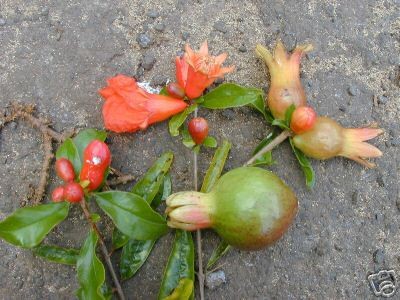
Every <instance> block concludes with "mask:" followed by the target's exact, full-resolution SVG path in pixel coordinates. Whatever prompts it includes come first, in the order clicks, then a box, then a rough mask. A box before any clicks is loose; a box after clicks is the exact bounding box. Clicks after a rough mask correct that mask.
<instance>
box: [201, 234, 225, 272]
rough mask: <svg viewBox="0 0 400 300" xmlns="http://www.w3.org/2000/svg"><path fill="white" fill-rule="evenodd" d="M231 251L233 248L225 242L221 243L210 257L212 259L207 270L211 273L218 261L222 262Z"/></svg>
mask: <svg viewBox="0 0 400 300" xmlns="http://www.w3.org/2000/svg"><path fill="white" fill-rule="evenodd" d="M230 249H231V246H230V245H228V244H227V243H226V242H225V241H221V242H220V243H219V244H218V246H217V248H215V249H214V251H213V253H212V254H211V256H210V259H209V260H208V262H207V267H206V270H207V271H209V270H210V269H211V268H212V267H213V266H214V265H215V264H216V262H217V261H218V260H220V259H221V258H222V257H223V256H224V255H225V254H226V253H228V251H229V250H230Z"/></svg>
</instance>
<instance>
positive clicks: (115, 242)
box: [112, 227, 129, 250]
mask: <svg viewBox="0 0 400 300" xmlns="http://www.w3.org/2000/svg"><path fill="white" fill-rule="evenodd" d="M128 241H129V236H127V235H125V234H123V233H122V232H121V231H119V230H118V228H117V227H114V230H113V233H112V246H113V250H117V249H119V248H121V247H122V246H124V245H126V243H127V242H128Z"/></svg>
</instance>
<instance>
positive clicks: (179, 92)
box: [167, 82, 185, 99]
mask: <svg viewBox="0 0 400 300" xmlns="http://www.w3.org/2000/svg"><path fill="white" fill-rule="evenodd" d="M167 92H168V95H170V96H171V97H174V98H178V99H183V98H184V97H185V90H184V89H183V88H182V87H181V86H180V85H179V84H177V83H175V82H172V83H169V84H168V85H167Z"/></svg>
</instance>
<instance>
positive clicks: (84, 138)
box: [72, 128, 107, 171]
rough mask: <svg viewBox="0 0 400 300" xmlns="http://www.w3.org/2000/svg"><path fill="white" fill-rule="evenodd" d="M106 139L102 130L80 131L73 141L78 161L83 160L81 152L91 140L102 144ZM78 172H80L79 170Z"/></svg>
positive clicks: (105, 134)
mask: <svg viewBox="0 0 400 300" xmlns="http://www.w3.org/2000/svg"><path fill="white" fill-rule="evenodd" d="M106 138H107V133H106V132H105V131H103V130H97V129H93V128H89V129H84V130H81V131H80V132H79V133H78V134H77V135H76V136H75V137H74V138H73V139H72V141H73V142H74V144H75V146H76V149H77V150H78V155H79V157H80V160H81V161H82V159H83V151H84V150H85V148H86V147H87V145H89V144H90V142H92V141H93V140H100V141H102V142H104V141H105V140H106ZM79 171H80V170H79Z"/></svg>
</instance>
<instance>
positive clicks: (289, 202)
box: [207, 167, 298, 250]
mask: <svg viewBox="0 0 400 300" xmlns="http://www.w3.org/2000/svg"><path fill="white" fill-rule="evenodd" d="M207 198H208V201H207V202H208V203H209V204H210V219H211V224H212V225H211V226H212V228H213V229H214V230H215V231H216V232H217V233H218V234H219V235H220V236H221V237H222V238H223V239H224V240H225V241H226V242H227V243H228V244H230V245H232V246H234V247H236V248H239V249H243V250H259V249H262V248H264V247H266V246H268V245H270V244H272V243H273V242H275V241H276V240H278V239H279V238H280V237H281V236H282V235H283V234H284V232H285V231H286V230H287V229H288V227H289V226H290V224H291V223H292V221H293V219H294V217H295V216H296V213H297V209H298V203H297V199H296V196H295V194H294V193H293V192H292V191H291V189H290V188H289V187H288V186H287V185H286V184H285V183H284V182H283V181H282V180H281V179H280V178H279V177H278V176H276V175H274V174H273V173H272V172H270V171H267V170H264V169H261V168H256V167H241V168H237V169H234V170H232V171H230V172H228V173H226V174H225V175H223V176H222V177H221V178H220V179H219V180H218V182H217V184H216V185H215V186H214V188H213V189H212V190H211V192H210V193H209V194H208V195H207Z"/></svg>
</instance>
